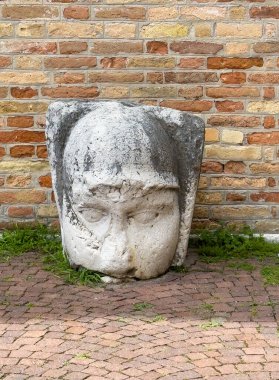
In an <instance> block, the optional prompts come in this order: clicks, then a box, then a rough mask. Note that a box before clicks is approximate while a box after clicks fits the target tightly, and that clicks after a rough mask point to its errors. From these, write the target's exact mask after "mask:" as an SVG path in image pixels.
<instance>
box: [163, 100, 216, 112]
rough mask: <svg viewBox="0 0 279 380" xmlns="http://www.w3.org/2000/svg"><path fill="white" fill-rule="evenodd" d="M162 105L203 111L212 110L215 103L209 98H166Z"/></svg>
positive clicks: (181, 109)
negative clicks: (191, 99)
mask: <svg viewBox="0 0 279 380" xmlns="http://www.w3.org/2000/svg"><path fill="white" fill-rule="evenodd" d="M160 106H162V107H169V108H174V109H177V110H180V111H192V112H203V111H210V110H211V108H212V106H213V103H212V102H210V101H208V100H193V101H190V100H164V101H162V102H161V103H160Z"/></svg>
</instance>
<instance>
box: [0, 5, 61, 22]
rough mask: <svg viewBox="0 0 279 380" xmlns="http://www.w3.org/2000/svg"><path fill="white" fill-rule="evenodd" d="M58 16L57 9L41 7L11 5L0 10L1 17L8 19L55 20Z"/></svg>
mask: <svg viewBox="0 0 279 380" xmlns="http://www.w3.org/2000/svg"><path fill="white" fill-rule="evenodd" d="M58 16H59V12H58V8H57V7H51V6H42V5H22V6H20V5H12V6H9V5H8V6H4V7H3V8H2V17H4V18H10V19H15V20H18V19H34V18H43V19H48V18H55V17H58Z"/></svg>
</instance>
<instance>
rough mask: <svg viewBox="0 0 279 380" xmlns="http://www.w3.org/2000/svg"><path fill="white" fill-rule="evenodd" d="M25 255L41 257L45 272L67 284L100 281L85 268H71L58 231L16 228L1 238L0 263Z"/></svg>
mask: <svg viewBox="0 0 279 380" xmlns="http://www.w3.org/2000/svg"><path fill="white" fill-rule="evenodd" d="M26 252H38V253H40V254H41V255H42V259H43V266H44V269H45V270H47V271H50V272H52V273H54V274H55V275H57V276H59V277H61V278H63V280H64V281H66V282H67V283H69V284H81V285H87V286H94V285H96V284H100V283H101V282H102V279H101V276H100V274H99V273H96V272H93V271H90V270H88V269H85V268H82V267H80V268H78V269H73V268H71V266H70V265H69V263H68V260H67V259H66V258H65V256H64V254H63V249H62V244H61V238H60V235H59V233H58V232H57V230H54V229H52V228H49V227H47V226H45V225H40V224H38V225H36V226H33V227H30V226H15V227H14V228H13V229H11V230H7V231H4V232H3V234H2V236H1V237H0V261H2V262H3V261H5V262H7V261H9V260H10V259H12V258H13V257H15V256H19V255H21V254H23V253H26Z"/></svg>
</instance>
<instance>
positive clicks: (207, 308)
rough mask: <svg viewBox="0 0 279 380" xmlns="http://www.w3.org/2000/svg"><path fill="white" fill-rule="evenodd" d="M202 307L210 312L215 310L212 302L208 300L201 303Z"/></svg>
mask: <svg viewBox="0 0 279 380" xmlns="http://www.w3.org/2000/svg"><path fill="white" fill-rule="evenodd" d="M201 308H202V309H204V310H206V311H210V312H213V309H214V308H213V305H212V304H211V303H206V302H205V303H202V304H201Z"/></svg>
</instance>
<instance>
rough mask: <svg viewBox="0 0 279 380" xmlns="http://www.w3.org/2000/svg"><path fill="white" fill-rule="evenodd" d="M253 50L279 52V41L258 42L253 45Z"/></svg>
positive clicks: (256, 51)
mask: <svg viewBox="0 0 279 380" xmlns="http://www.w3.org/2000/svg"><path fill="white" fill-rule="evenodd" d="M253 50H254V52H255V53H279V42H277V41H266V42H257V43H256V44H254V45H253Z"/></svg>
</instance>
